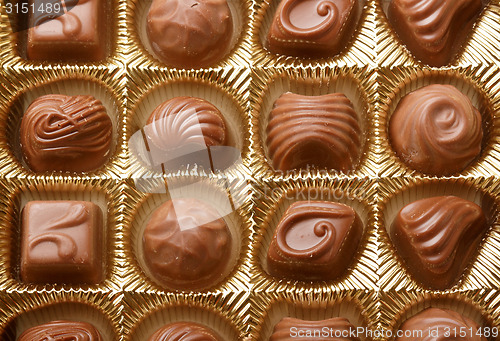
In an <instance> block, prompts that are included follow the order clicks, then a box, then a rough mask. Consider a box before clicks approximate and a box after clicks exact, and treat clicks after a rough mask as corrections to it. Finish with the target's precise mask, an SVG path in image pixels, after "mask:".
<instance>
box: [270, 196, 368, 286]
mask: <svg viewBox="0 0 500 341" xmlns="http://www.w3.org/2000/svg"><path fill="white" fill-rule="evenodd" d="M362 233H363V223H362V222H361V220H360V218H359V217H358V215H357V214H356V212H355V211H354V210H353V209H352V208H351V207H349V206H347V205H344V204H339V203H335V202H329V201H298V202H295V203H293V204H292V205H290V207H289V208H288V209H287V210H286V212H285V214H284V215H283V217H282V218H281V220H280V222H279V224H278V227H277V228H276V231H275V233H274V237H273V239H272V241H271V245H270V246H269V250H268V253H267V267H268V271H269V273H270V274H271V275H273V276H277V277H284V278H293V279H298V280H329V279H333V278H336V277H338V276H340V275H341V274H342V273H343V272H344V271H345V269H346V268H347V266H348V265H349V264H350V263H351V262H352V259H353V256H354V254H355V253H356V251H357V249H358V244H359V241H360V239H361V234H362Z"/></svg>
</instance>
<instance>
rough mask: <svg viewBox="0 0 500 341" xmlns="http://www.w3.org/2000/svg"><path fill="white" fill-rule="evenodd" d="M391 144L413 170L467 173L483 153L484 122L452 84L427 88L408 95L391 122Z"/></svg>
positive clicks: (401, 102)
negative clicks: (463, 171) (464, 171)
mask: <svg viewBox="0 0 500 341" xmlns="http://www.w3.org/2000/svg"><path fill="white" fill-rule="evenodd" d="M389 135H390V141H391V145H392V147H393V148H394V151H395V152H396V155H397V156H398V157H399V158H400V159H401V160H402V161H403V162H404V163H406V164H407V165H408V166H409V167H410V168H412V169H415V170H417V171H420V172H423V173H428V174H432V175H452V174H455V173H458V172H460V171H462V170H464V169H465V168H466V167H467V166H468V165H470V164H471V163H472V162H473V161H474V160H475V159H476V158H477V157H478V156H479V154H480V153H481V144H482V140H483V128H482V119H481V114H480V113H479V111H478V110H477V109H476V108H475V107H474V106H473V105H472V103H471V101H470V99H469V97H467V96H466V95H464V94H463V93H462V92H460V91H459V90H457V88H455V87H454V86H452V85H441V84H433V85H428V86H425V87H423V88H420V89H418V90H415V91H413V92H411V93H410V94H408V95H406V96H405V97H404V98H403V99H401V101H400V102H399V104H398V106H397V108H396V110H395V112H394V114H393V115H392V117H391V119H390V123H389Z"/></svg>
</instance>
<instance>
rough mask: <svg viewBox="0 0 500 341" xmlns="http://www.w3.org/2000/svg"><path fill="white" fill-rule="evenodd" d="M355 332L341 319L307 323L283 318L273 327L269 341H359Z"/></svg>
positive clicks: (335, 318)
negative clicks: (298, 340)
mask: <svg viewBox="0 0 500 341" xmlns="http://www.w3.org/2000/svg"><path fill="white" fill-rule="evenodd" d="M355 330H356V327H354V326H353V325H352V324H351V322H349V320H348V319H346V318H343V317H334V318H330V319H326V320H320V321H307V320H300V319H297V318H292V317H285V318H283V319H281V321H280V322H278V323H277V324H276V325H275V326H274V331H273V334H272V335H271V337H270V338H269V341H293V340H297V339H300V340H303V341H317V340H335V341H359V338H358V337H357V336H356V332H355ZM351 335H354V336H351Z"/></svg>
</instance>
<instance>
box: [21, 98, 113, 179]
mask: <svg viewBox="0 0 500 341" xmlns="http://www.w3.org/2000/svg"><path fill="white" fill-rule="evenodd" d="M20 133H21V149H22V152H23V155H24V160H25V161H26V163H27V165H28V166H29V168H30V169H32V170H33V171H35V172H45V171H69V172H89V171H93V170H96V169H97V168H100V167H101V166H102V165H103V164H104V163H105V162H106V161H107V159H108V157H109V153H110V148H111V137H112V123H111V119H110V118H109V116H108V115H107V114H106V109H105V108H104V106H103V105H102V103H101V102H100V101H99V100H97V99H95V98H94V97H92V96H65V95H46V96H42V97H39V98H37V99H36V100H35V101H33V103H31V105H30V106H29V107H28V110H26V113H25V114H24V116H23V118H22V122H21V132H20Z"/></svg>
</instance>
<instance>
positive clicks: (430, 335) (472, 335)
mask: <svg viewBox="0 0 500 341" xmlns="http://www.w3.org/2000/svg"><path fill="white" fill-rule="evenodd" d="M400 330H401V331H402V333H403V335H405V334H406V335H407V336H401V337H398V338H397V339H396V341H451V340H457V341H458V340H460V341H486V338H485V337H483V336H481V334H484V333H481V332H480V327H479V325H478V324H477V323H476V322H474V321H472V320H471V319H468V318H466V317H465V316H462V315H460V314H459V313H457V312H455V311H452V310H449V309H439V308H428V309H426V310H424V311H422V312H420V313H418V314H417V315H415V316H413V317H411V318H409V319H408V320H406V321H405V322H404V323H403V325H402V326H401V327H400ZM410 335H411V336H410Z"/></svg>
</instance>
